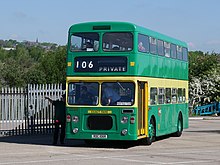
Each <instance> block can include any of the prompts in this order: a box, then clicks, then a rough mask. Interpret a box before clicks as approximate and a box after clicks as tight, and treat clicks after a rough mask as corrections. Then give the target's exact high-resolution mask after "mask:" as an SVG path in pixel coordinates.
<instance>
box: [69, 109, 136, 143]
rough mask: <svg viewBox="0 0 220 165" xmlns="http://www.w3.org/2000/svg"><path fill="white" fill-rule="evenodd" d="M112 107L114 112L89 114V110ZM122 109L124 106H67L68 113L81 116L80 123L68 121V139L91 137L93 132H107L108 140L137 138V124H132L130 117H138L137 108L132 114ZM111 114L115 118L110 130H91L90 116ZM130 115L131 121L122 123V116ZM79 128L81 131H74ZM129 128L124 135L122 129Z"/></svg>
mask: <svg viewBox="0 0 220 165" xmlns="http://www.w3.org/2000/svg"><path fill="white" fill-rule="evenodd" d="M109 109H111V111H112V114H89V113H88V110H95V111H96V110H101V111H105V110H109ZM122 109H124V108H118V107H117V108H116V107H115V108H108V107H82V108H80V107H77V108H67V114H70V115H71V116H73V115H76V116H78V117H79V122H78V123H73V122H67V125H66V138H67V139H69V138H70V139H71V138H74V139H91V137H92V134H102V135H103V134H105V135H107V136H108V140H137V125H136V124H130V122H129V121H130V117H131V116H134V117H135V118H136V119H137V113H136V112H137V109H134V113H132V114H122ZM92 115H94V116H97V115H100V116H111V117H112V119H113V127H112V128H111V129H110V130H102V131H101V130H89V129H88V126H87V118H88V117H89V116H92ZM124 116H126V117H128V119H129V121H128V122H127V123H126V124H122V123H121V122H120V121H121V118H122V117H124ZM76 127H77V128H79V132H78V133H76V134H73V133H72V130H73V128H76ZM125 128H126V129H128V134H127V135H125V136H123V135H121V131H122V130H123V129H125Z"/></svg>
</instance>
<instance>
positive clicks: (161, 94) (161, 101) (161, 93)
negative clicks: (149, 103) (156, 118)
mask: <svg viewBox="0 0 220 165" xmlns="http://www.w3.org/2000/svg"><path fill="white" fill-rule="evenodd" d="M164 96H165V93H164V88H159V89H158V104H164V100H165V97H164Z"/></svg>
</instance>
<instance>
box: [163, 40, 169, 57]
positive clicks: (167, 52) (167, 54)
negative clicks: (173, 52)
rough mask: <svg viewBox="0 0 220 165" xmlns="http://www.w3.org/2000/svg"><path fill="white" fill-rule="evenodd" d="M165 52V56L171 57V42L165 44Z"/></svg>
mask: <svg viewBox="0 0 220 165" xmlns="http://www.w3.org/2000/svg"><path fill="white" fill-rule="evenodd" d="M164 51H165V56H166V57H170V43H169V42H164Z"/></svg>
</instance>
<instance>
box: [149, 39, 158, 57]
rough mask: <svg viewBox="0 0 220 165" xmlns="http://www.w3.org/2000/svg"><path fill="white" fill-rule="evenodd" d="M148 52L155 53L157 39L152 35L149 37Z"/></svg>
mask: <svg viewBox="0 0 220 165" xmlns="http://www.w3.org/2000/svg"><path fill="white" fill-rule="evenodd" d="M150 52H151V53H152V54H157V39H156V38H153V37H150Z"/></svg>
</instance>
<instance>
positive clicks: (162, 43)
mask: <svg viewBox="0 0 220 165" xmlns="http://www.w3.org/2000/svg"><path fill="white" fill-rule="evenodd" d="M66 87H67V89H66V90H67V96H66V97H67V99H66V100H67V104H66V105H67V106H66V107H67V116H66V117H67V126H66V138H67V139H83V140H85V141H86V142H92V141H97V140H126V141H137V140H140V141H141V142H144V143H146V144H148V145H149V144H151V143H152V142H153V141H154V140H155V139H156V137H158V136H162V135H166V134H174V135H176V136H181V134H182V131H183V129H184V128H187V127H188V51H187V44H186V43H185V42H182V41H179V40H177V39H174V38H171V37H168V36H166V35H163V34H160V33H158V32H155V31H152V30H149V29H146V28H143V27H140V26H137V25H135V24H132V23H126V22H88V23H80V24H75V25H72V26H71V27H70V29H69V33H68V52H67V77H66Z"/></svg>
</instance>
